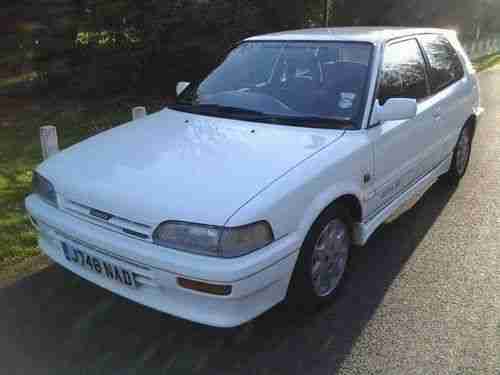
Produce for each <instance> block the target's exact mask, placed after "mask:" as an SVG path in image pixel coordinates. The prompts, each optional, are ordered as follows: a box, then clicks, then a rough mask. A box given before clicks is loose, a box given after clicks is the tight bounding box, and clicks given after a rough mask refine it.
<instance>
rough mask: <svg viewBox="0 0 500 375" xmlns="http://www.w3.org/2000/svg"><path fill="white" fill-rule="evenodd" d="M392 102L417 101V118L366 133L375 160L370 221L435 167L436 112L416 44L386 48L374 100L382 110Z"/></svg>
mask: <svg viewBox="0 0 500 375" xmlns="http://www.w3.org/2000/svg"><path fill="white" fill-rule="evenodd" d="M390 98H413V99H416V100H417V107H418V109H417V116H416V117H415V118H413V119H409V120H404V121H387V122H384V123H380V124H375V125H374V126H372V127H371V128H370V129H369V130H368V134H369V137H370V140H371V142H372V145H373V154H374V183H373V189H374V191H373V193H372V194H371V199H370V201H369V211H370V213H371V215H372V216H373V215H375V214H376V213H377V212H378V211H379V210H380V209H382V208H383V207H385V206H386V205H387V204H389V203H390V202H391V201H392V200H394V199H395V198H396V197H397V196H398V195H400V194H401V193H403V192H404V191H405V190H407V189H408V188H409V187H410V186H411V185H412V184H414V183H415V182H416V181H417V180H418V179H419V178H420V177H422V176H424V175H425V174H426V173H428V172H429V171H430V170H432V168H433V167H435V166H436V165H437V163H438V161H439V149H438V145H439V141H438V140H437V138H438V137H439V134H438V133H439V131H438V128H437V126H436V122H435V116H436V113H435V106H434V103H433V102H432V101H431V100H430V87H429V82H428V78H427V73H426V63H425V59H424V56H423V54H422V51H421V48H420V46H419V44H418V42H417V40H416V39H415V38H412V39H406V40H403V41H396V42H392V43H390V44H388V45H387V46H386V47H385V48H384V56H383V63H382V67H381V72H380V83H379V88H378V94H377V100H378V102H379V105H383V104H384V103H385V102H386V101H387V100H388V99H390Z"/></svg>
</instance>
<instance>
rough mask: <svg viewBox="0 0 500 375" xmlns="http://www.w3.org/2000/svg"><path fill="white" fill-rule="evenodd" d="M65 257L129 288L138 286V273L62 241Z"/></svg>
mask: <svg viewBox="0 0 500 375" xmlns="http://www.w3.org/2000/svg"><path fill="white" fill-rule="evenodd" d="M62 249H63V252H64V257H65V258H66V260H67V261H68V262H71V263H74V264H77V265H79V266H80V267H82V268H85V269H87V270H90V271H92V272H94V273H97V274H99V275H101V276H103V277H105V278H107V279H109V280H113V281H115V282H118V283H120V284H122V285H124V286H126V287H129V288H137V283H136V281H135V277H136V274H135V273H134V272H132V271H128V270H126V269H124V268H122V267H119V266H117V265H115V264H112V263H109V262H106V261H103V260H102V259H100V258H98V257H95V256H93V255H89V254H87V253H86V252H85V251H82V250H80V249H77V248H76V247H73V246H71V245H69V244H67V243H64V242H63V243H62Z"/></svg>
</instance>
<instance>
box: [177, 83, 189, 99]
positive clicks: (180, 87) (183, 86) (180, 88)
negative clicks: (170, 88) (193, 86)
mask: <svg viewBox="0 0 500 375" xmlns="http://www.w3.org/2000/svg"><path fill="white" fill-rule="evenodd" d="M189 85H190V83H189V82H184V81H181V82H178V83H177V87H176V93H177V96H179V95H180V94H182V92H183V91H184V90H185V89H186V88H187V87H188V86H189Z"/></svg>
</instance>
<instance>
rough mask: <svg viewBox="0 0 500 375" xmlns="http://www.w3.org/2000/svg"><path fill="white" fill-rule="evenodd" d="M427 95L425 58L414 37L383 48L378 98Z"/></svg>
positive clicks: (419, 97) (417, 97)
mask: <svg viewBox="0 0 500 375" xmlns="http://www.w3.org/2000/svg"><path fill="white" fill-rule="evenodd" d="M427 96H428V89H427V79H426V72H425V60H424V57H423V55H422V51H421V50H420V47H419V45H418V43H417V41H416V39H410V40H405V41H403V42H397V43H394V44H390V45H389V46H387V47H386V48H385V52H384V63H383V68H382V78H381V82H380V88H379V95H378V99H379V101H380V103H381V104H383V103H385V102H386V100H387V99H390V98H410V99H417V100H418V99H423V98H425V97H427Z"/></svg>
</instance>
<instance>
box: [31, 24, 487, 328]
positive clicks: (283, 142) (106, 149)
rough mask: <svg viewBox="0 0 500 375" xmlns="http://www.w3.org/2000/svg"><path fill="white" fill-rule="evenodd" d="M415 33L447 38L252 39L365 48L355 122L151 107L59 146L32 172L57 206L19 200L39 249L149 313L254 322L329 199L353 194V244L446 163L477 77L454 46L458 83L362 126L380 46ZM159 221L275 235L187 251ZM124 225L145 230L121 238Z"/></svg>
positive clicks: (474, 102) (366, 32)
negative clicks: (327, 123) (118, 277)
mask: <svg viewBox="0 0 500 375" xmlns="http://www.w3.org/2000/svg"><path fill="white" fill-rule="evenodd" d="M421 33H437V34H442V35H446V36H448V37H449V38H450V39H451V40H452V43H454V45H457V43H458V42H457V41H456V37H455V36H454V34H453V33H450V32H448V31H443V30H434V29H428V30H425V29H399V28H388V29H379V28H352V29H349V28H347V29H319V30H312V31H296V32H286V33H278V34H272V35H266V36H261V37H255V38H250V39H249V40H286V41H288V40H303V41H310V40H322V41H329V40H345V41H363V42H369V43H372V44H373V45H374V47H375V53H374V62H373V70H372V72H371V78H370V85H369V90H368V94H369V97H368V101H367V103H368V105H367V107H366V109H365V111H364V114H365V115H364V119H363V122H362V128H361V129H359V130H356V131H341V130H331V129H310V128H300V127H289V126H283V125H269V124H259V123H255V122H244V121H239V120H228V119H221V118H214V117H207V116H200V115H195V114H188V113H182V112H177V111H174V110H170V109H165V110H162V111H160V112H158V113H156V114H153V115H150V116H148V117H146V118H144V119H141V120H138V121H135V122H132V123H129V124H126V125H123V126H121V127H118V128H115V129H112V130H109V131H107V132H104V133H102V134H99V135H97V136H95V137H92V138H90V139H88V140H86V141H84V142H82V143H79V144H77V145H75V146H73V147H70V148H69V149H66V150H64V151H62V152H61V153H59V154H57V155H55V156H53V157H51V158H50V159H48V160H46V161H45V162H44V163H42V164H41V165H40V166H39V167H38V168H37V172H38V173H40V174H41V175H43V176H44V177H46V178H47V179H49V180H50V181H51V182H52V183H53V185H54V187H55V190H56V191H57V196H58V202H59V208H55V207H53V206H51V205H49V204H47V203H45V202H44V201H43V200H42V199H40V198H39V197H38V196H37V195H31V196H29V197H28V198H27V199H26V208H27V210H28V212H29V214H30V215H31V217H32V218H33V219H34V220H35V222H36V225H37V226H38V228H39V230H40V237H39V245H40V247H41V249H42V250H43V251H44V252H45V253H46V254H47V255H49V256H50V257H51V258H52V259H54V260H55V261H56V262H58V263H60V264H61V265H63V266H64V267H66V268H68V269H70V270H71V271H73V272H75V273H77V274H79V275H81V276H82V277H84V278H86V279H88V280H90V281H91V282H94V283H96V284H98V285H101V286H102V287H104V288H106V289H109V290H111V291H113V292H115V293H117V294H120V295H122V296H124V297H126V298H129V299H131V300H134V301H136V302H139V303H141V304H144V305H147V306H150V307H152V308H155V309H158V310H160V311H164V312H167V313H170V314H173V315H176V316H180V317H183V318H186V319H190V320H193V321H196V322H201V323H204V324H209V325H213V326H219V327H232V326H236V325H239V324H242V323H244V322H246V321H248V320H251V319H253V318H255V317H256V316H258V315H260V314H261V313H263V312H264V311H266V310H268V309H269V308H271V307H272V306H274V305H276V304H277V303H279V302H280V301H282V300H283V299H285V297H286V294H287V289H288V284H289V281H290V278H291V276H292V272H293V270H294V266H295V262H296V260H297V257H298V255H299V251H300V248H301V246H302V242H303V241H304V238H305V236H306V235H307V233H308V231H309V230H310V228H311V226H312V224H313V223H314V221H315V220H316V219H317V218H318V216H319V215H320V214H321V212H322V211H323V210H324V209H325V208H326V207H328V206H329V205H330V204H331V203H332V202H334V201H335V200H336V199H338V198H340V197H344V196H350V197H352V198H354V199H357V201H358V202H359V204H360V206H361V216H360V217H359V218H357V219H358V220H357V222H356V223H355V228H354V235H355V238H354V239H355V242H356V243H358V244H360V245H363V244H365V243H366V241H367V240H368V239H369V237H370V235H371V234H372V233H373V232H374V231H375V229H376V228H377V227H378V226H379V225H381V224H383V223H384V222H385V221H387V220H389V219H390V218H391V217H392V216H393V215H394V214H395V213H397V212H399V211H401V210H402V209H405V208H406V207H407V206H408V207H409V206H411V202H413V201H414V200H415V199H418V198H419V197H420V196H421V195H422V194H423V193H424V192H425V191H426V190H427V189H428V188H429V187H430V186H431V185H432V184H433V183H434V182H435V180H436V179H437V178H438V177H439V176H440V175H441V174H443V173H446V172H447V171H448V169H449V166H450V163H451V154H452V151H453V148H454V146H455V144H456V142H457V139H458V136H459V133H460V130H461V128H462V126H463V125H464V124H465V122H466V121H467V119H468V118H469V117H471V116H473V115H475V114H477V113H479V111H480V106H479V89H478V83H477V79H476V78H475V76H474V72H473V70H472V68H471V65H470V62H468V60H467V59H466V57H465V56H464V55H463V54H462V52H461V58H462V59H463V62H464V65H465V66H466V67H467V69H466V76H465V77H464V79H463V80H462V81H460V82H458V83H456V84H454V85H452V86H450V87H448V88H447V89H445V90H444V91H442V92H440V93H438V94H436V95H433V96H431V97H430V98H428V99H427V100H425V101H423V102H420V103H418V108H417V112H418V115H417V117H415V118H413V119H410V120H402V121H401V120H399V121H387V122H383V123H381V124H379V125H378V126H373V127H370V126H369V124H371V123H372V122H371V115H372V103H374V101H375V100H374V96H375V92H376V86H377V77H378V70H379V67H380V65H381V59H382V58H383V50H384V46H385V45H386V44H387V43H390V42H391V41H392V40H395V39H398V38H404V37H408V36H412V35H415V34H421ZM457 49H459V50H460V51H461V49H460V48H458V47H457ZM367 175H369V176H371V178H370V181H366V176H367ZM89 208H95V209H98V210H101V211H104V212H108V213H111V214H113V215H114V216H115V218H114V219H113V220H112V221H111V222H101V221H99V220H97V219H96V218H92V217H90V216H89V215H88V209H89ZM166 220H176V221H186V222H194V223H202V224H209V225H219V226H223V225H224V226H227V227H236V226H241V225H247V224H250V223H254V222H257V221H262V220H265V221H267V222H268V223H270V225H271V227H272V230H273V233H274V236H275V239H276V240H275V241H274V242H273V243H271V244H270V245H268V246H267V247H265V248H263V249H260V250H258V251H255V252H253V253H251V254H249V255H246V256H243V257H239V258H234V259H222V258H214V257H208V256H202V255H195V254H190V253H186V252H182V251H178V250H173V249H166V248H164V247H160V246H158V245H155V244H154V243H153V242H152V240H151V235H152V233H153V231H154V229H155V228H156V227H157V226H158V225H159V224H160V223H162V222H164V221H166ZM122 227H127V228H128V229H131V230H134V231H137V232H139V233H142V234H144V236H145V238H144V239H138V238H137V237H134V236H131V235H127V234H124V233H123V232H120V230H119V228H122ZM61 241H66V242H69V243H71V244H73V245H74V246H76V247H78V246H80V247H81V248H82V249H84V250H85V251H86V252H87V253H89V254H93V255H96V256H99V257H101V258H103V259H104V260H109V261H110V262H114V263H117V264H118V265H120V266H122V267H127V268H128V269H131V270H132V271H134V272H136V273H137V274H138V275H139V281H140V283H141V285H142V287H141V288H140V289H137V290H131V289H127V288H125V287H123V286H121V285H118V284H117V283H114V282H112V281H109V280H107V279H105V278H103V277H101V276H100V275H96V274H93V273H91V272H90V271H87V270H85V269H83V268H79V267H76V266H74V265H73V264H70V263H69V262H68V261H66V259H65V258H64V256H63V254H62V250H61ZM178 276H182V277H185V278H189V279H192V280H197V281H205V282H209V283H213V284H230V285H231V286H232V288H233V289H232V292H231V294H230V295H228V296H214V295H209V294H205V293H200V292H194V291H192V290H188V289H184V288H182V287H180V286H179V285H178V282H177V280H176V278H177V277H178Z"/></svg>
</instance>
